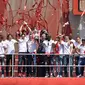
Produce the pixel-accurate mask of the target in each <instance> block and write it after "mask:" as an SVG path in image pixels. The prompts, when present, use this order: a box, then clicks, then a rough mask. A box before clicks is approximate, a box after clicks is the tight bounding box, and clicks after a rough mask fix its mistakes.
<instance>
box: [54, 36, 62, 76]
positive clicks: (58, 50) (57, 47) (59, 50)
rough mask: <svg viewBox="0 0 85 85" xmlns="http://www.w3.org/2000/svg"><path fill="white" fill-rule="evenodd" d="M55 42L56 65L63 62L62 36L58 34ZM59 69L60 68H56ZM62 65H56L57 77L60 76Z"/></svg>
mask: <svg viewBox="0 0 85 85" xmlns="http://www.w3.org/2000/svg"><path fill="white" fill-rule="evenodd" d="M56 40H57V41H56V43H55V53H56V54H57V55H56V65H62V64H63V53H64V45H63V44H62V43H63V40H62V37H60V36H58V37H57V38H56ZM58 69H60V70H58ZM62 70H63V69H62V67H57V68H56V72H57V77H62Z"/></svg>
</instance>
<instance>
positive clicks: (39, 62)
mask: <svg viewBox="0 0 85 85" xmlns="http://www.w3.org/2000/svg"><path fill="white" fill-rule="evenodd" d="M37 65H45V56H44V55H40V56H37ZM45 72H46V71H45V67H37V76H38V77H45V74H46V73H45Z"/></svg>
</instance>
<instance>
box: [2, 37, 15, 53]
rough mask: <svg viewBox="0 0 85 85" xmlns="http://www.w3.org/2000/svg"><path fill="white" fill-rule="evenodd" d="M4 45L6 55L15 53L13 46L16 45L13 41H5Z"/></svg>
mask: <svg viewBox="0 0 85 85" xmlns="http://www.w3.org/2000/svg"><path fill="white" fill-rule="evenodd" d="M4 43H5V44H6V47H7V54H12V53H14V52H15V47H14V44H15V43H17V41H16V40H15V39H11V40H5V41H4Z"/></svg>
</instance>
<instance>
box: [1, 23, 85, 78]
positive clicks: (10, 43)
mask: <svg viewBox="0 0 85 85" xmlns="http://www.w3.org/2000/svg"><path fill="white" fill-rule="evenodd" d="M25 26H26V27H25ZM25 26H24V27H23V25H22V26H21V28H20V31H19V32H17V33H16V38H15V39H14V38H13V36H12V35H11V34H8V35H7V38H6V39H5V38H4V37H3V36H2V35H0V62H1V64H2V66H1V69H2V77H3V76H4V68H5V67H4V64H6V65H7V66H6V76H7V77H8V76H9V66H8V65H10V61H11V62H13V61H12V54H14V53H15V44H16V43H17V44H18V54H20V55H18V65H26V67H25V66H22V67H21V66H18V76H19V77H21V76H23V77H25V76H27V77H31V76H37V77H50V76H56V77H63V75H64V77H68V76H69V74H68V65H71V66H70V76H73V70H74V67H73V66H72V65H73V64H74V60H73V58H74V57H73V56H76V57H75V60H76V61H75V64H76V65H77V67H76V75H77V76H78V77H81V76H83V71H84V69H83V67H81V65H85V55H84V54H85V39H81V38H80V37H79V36H77V37H76V40H74V39H73V38H72V34H70V35H69V36H65V35H64V34H63V35H62V34H59V35H57V36H56V40H53V39H52V38H51V36H50V34H49V33H48V32H47V30H45V29H43V30H37V29H36V28H35V29H34V30H31V29H30V28H29V27H28V25H27V24H26V22H25ZM26 28H27V29H28V30H29V31H27V30H26ZM21 54H22V55H21ZM25 54H29V55H25ZM36 54H37V55H36ZM38 54H42V55H38ZM73 54H74V55H73ZM75 54H83V55H75ZM5 58H6V63H4V59H5ZM15 58H16V57H14V63H15ZM27 65H28V66H27ZM29 65H34V67H33V66H29ZM36 65H46V66H47V65H48V67H36ZM50 65H56V67H53V66H50ZM58 65H59V66H58ZM54 70H55V72H54ZM11 73H12V72H10V74H11Z"/></svg>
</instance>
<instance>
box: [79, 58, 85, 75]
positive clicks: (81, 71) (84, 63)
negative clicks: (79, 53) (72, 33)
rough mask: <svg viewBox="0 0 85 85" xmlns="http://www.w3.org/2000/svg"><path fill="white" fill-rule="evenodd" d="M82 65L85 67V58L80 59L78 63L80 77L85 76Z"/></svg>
mask: <svg viewBox="0 0 85 85" xmlns="http://www.w3.org/2000/svg"><path fill="white" fill-rule="evenodd" d="M81 65H85V58H79V63H78V72H79V75H80V74H81V75H83V69H82V68H83V67H81Z"/></svg>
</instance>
